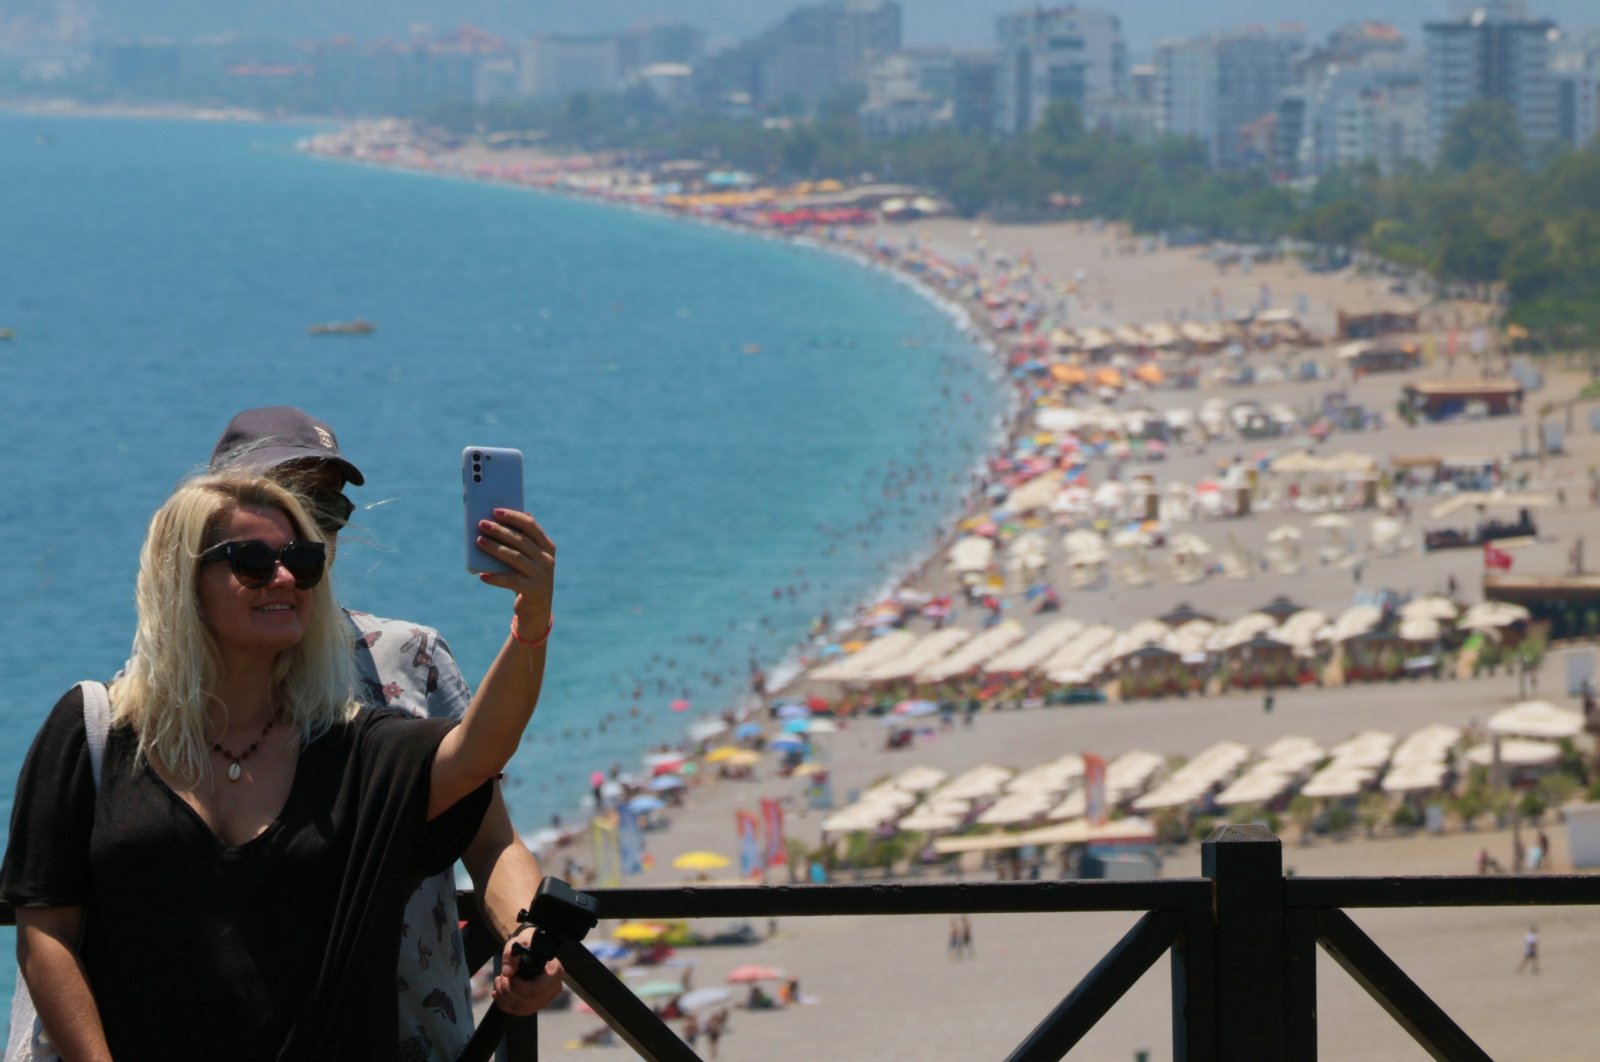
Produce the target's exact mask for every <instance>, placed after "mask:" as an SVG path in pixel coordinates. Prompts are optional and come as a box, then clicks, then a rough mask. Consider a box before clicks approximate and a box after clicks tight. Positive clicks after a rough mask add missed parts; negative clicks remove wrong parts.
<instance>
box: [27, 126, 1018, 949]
mask: <svg viewBox="0 0 1600 1062" xmlns="http://www.w3.org/2000/svg"><path fill="white" fill-rule="evenodd" d="M305 133H306V130H304V129H296V128H291V127H284V126H260V125H247V124H237V125H229V124H199V123H181V122H165V121H117V120H110V119H95V118H72V119H69V118H52V117H39V116H24V115H0V328H10V329H12V330H13V331H14V333H15V338H14V339H12V340H11V341H9V342H0V436H3V438H4V440H5V445H4V446H3V447H0V476H3V483H4V488H3V489H4V491H5V495H6V502H5V504H4V506H3V507H0V530H3V535H0V542H4V544H5V547H6V549H5V563H4V564H3V565H0V599H3V600H4V602H5V609H4V613H3V616H4V618H3V619H0V646H3V652H4V654H5V672H6V675H7V681H6V683H5V685H4V691H3V693H0V697H3V701H0V802H3V804H4V807H5V808H6V809H9V807H10V801H11V796H12V792H11V791H12V786H13V780H14V779H15V777H16V772H17V769H18V767H19V766H20V763H21V760H22V757H23V755H24V754H25V752H26V750H27V747H28V744H29V742H30V741H31V739H32V737H33V735H34V733H35V731H36V730H37V728H38V726H39V723H40V721H41V720H42V719H43V718H44V716H45V714H46V712H47V711H48V710H49V708H50V706H51V705H52V704H53V703H54V701H55V700H56V698H57V697H58V696H59V695H60V694H61V693H62V692H63V691H64V690H65V689H66V688H67V687H69V686H70V685H71V684H72V683H74V682H76V681H78V680H79V679H82V678H88V677H102V678H103V677H107V676H109V675H111V674H112V673H113V672H114V671H115V670H116V669H117V667H118V666H119V665H120V664H121V663H122V661H123V660H124V659H125V657H126V655H127V651H128V645H129V640H130V638H131V635H132V631H133V625H134V609H133V597H132V591H133V582H134V577H135V573H136V570H137V558H138V549H139V544H140V542H141V540H142V538H143V535H144V530H145V524H146V521H147V520H148V519H149V516H150V515H151V513H152V512H154V510H155V509H156V507H157V506H159V505H160V503H161V501H162V500H163V499H164V498H165V497H166V495H167V494H168V493H169V491H170V490H171V489H172V487H173V485H174V484H175V483H176V482H177V481H178V480H179V479H180V478H181V477H183V476H184V475H185V474H186V473H188V472H190V471H192V470H194V469H195V468H196V467H197V466H199V465H200V464H201V463H203V462H204V460H205V459H206V457H207V456H208V454H209V452H210V449H211V446H212V444H213V442H214V441H215V439H216V437H217V435H218V434H219V433H220V432H221V430H222V427H223V425H224V424H225V423H226V422H227V420H228V418H229V416H230V415H231V414H232V413H234V412H235V411H237V410H238V409H241V408H245V407H249V406H259V405H269V404H280V403H283V404H294V405H299V406H302V407H303V408H305V409H307V410H309V411H311V412H313V413H315V414H317V415H318V416H320V417H322V418H324V419H326V420H328V421H329V422H330V423H331V424H332V425H333V426H334V428H335V429H336V431H337V432H338V434H339V439H340V443H341V445H342V447H343V448H344V450H345V452H346V453H347V454H348V455H349V456H350V457H351V458H352V459H353V460H354V461H355V462H357V463H358V464H359V465H360V467H361V468H362V470H363V471H364V472H365V473H366V477H367V484H366V486H364V487H360V488H352V491H351V494H352V497H353V498H355V499H356V500H357V501H358V502H359V503H360V505H361V506H362V508H361V509H360V510H359V511H358V512H357V514H356V516H355V519H354V521H353V524H352V527H351V528H350V529H349V530H348V531H347V532H346V533H345V535H344V536H343V537H342V539H341V545H340V553H339V562H338V567H337V571H336V575H337V587H338V592H339V594H340V596H341V598H342V599H343V600H344V601H345V602H346V603H347V604H350V605H352V606H355V607H359V608H363V609H366V610H368V611H372V612H376V613H379V614H382V615H389V616H396V617H403V618H407V619H412V620H415V621H417V622H421V623H427V624H430V625H432V626H435V627H438V628H440V629H441V630H442V631H443V632H444V633H445V636H446V638H447V640H448V641H449V643H450V645H451V647H452V649H453V650H454V652H455V654H456V656H457V657H458V658H459V661H460V663H461V666H462V669H463V671H464V673H465V674H466V676H467V678H468V680H469V681H475V680H476V679H477V678H478V677H479V676H481V675H482V674H483V672H484V670H485V668H486V667H487V665H488V663H489V661H490V659H491V657H492V655H493V653H494V652H495V650H496V649H497V648H498V646H499V645H500V643H501V641H502V639H503V638H504V636H505V632H506V627H507V622H508V620H509V618H510V615H511V600H510V598H509V596H508V595H507V594H506V593H505V592H503V591H500V590H496V589H493V588H491V587H487V586H483V585H481V584H479V583H478V582H477V581H476V580H475V579H474V578H473V577H471V576H469V575H468V574H467V573H466V572H465V570H464V567H465V562H464V553H463V545H462V529H461V524H462V520H461V515H460V479H459V471H460V466H459V459H460V451H461V448H462V447H463V446H466V445H471V444H478V445H494V446H513V447H517V448H519V449H521V450H522V451H523V452H524V453H525V455H526V460H527V466H526V481H527V500H528V505H529V508H531V509H532V510H533V511H534V513H535V514H536V515H537V516H538V517H539V518H540V520H541V521H542V522H543V523H544V525H545V527H546V528H547V529H548V530H549V532H550V534H551V535H552V537H553V538H554V539H555V541H556V542H557V544H558V546H559V556H560V561H559V570H558V589H557V593H556V601H555V613H556V625H555V631H554V634H553V637H552V639H551V646H550V654H549V661H550V662H549V671H548V675H547V678H546V683H545V691H544V696H543V698H542V699H541V701H540V704H539V708H538V713H537V715H536V717H535V719H534V722H533V724H532V726H531V729H530V731H529V734H528V737H527V739H526V740H525V741H524V743H523V746H522V749H521V751H520V752H519V753H518V755H517V757H516V759H515V760H514V762H513V763H512V765H511V768H510V772H509V784H508V790H507V796H508V801H509V804H510V807H511V810H512V814H513V817H514V819H515V820H516V822H517V824H518V825H519V826H520V827H521V828H522V829H523V830H524V832H531V831H533V830H536V829H538V828H540V827H542V826H544V825H546V824H547V823H548V821H549V820H550V818H551V816H552V815H553V814H564V813H569V812H571V811H572V810H573V809H575V808H576V807H577V804H578V799H579V797H580V796H581V795H582V794H583V793H584V792H585V791H586V789H587V784H586V780H587V777H588V775H589V772H590V771H591V770H594V769H597V768H601V769H604V768H608V767H609V766H610V765H611V764H612V763H621V764H622V765H623V766H624V768H625V769H633V768H634V767H636V766H637V763H638V756H639V755H640V753H642V752H643V751H645V750H646V749H647V748H648V747H650V746H652V745H655V744H658V743H661V742H665V741H676V740H678V739H680V738H681V736H682V732H683V728H684V725H685V724H686V723H687V722H688V721H690V720H691V719H693V718H696V717H698V716H700V715H702V714H715V713H717V712H719V711H721V710H722V709H724V708H726V707H728V706H730V705H732V704H734V703H737V701H738V699H739V697H740V695H742V694H743V693H744V691H745V690H746V689H747V687H748V675H749V670H750V668H751V666H752V664H755V665H757V666H760V667H763V668H765V669H767V670H769V671H770V670H772V669H773V668H774V667H776V666H777V665H778V663H779V662H780V661H781V660H782V659H783V658H784V656H785V655H786V654H787V653H789V652H790V651H791V650H792V649H793V647H794V646H796V645H797V644H799V643H800V642H801V641H802V640H803V639H804V638H805V636H806V633H807V630H808V627H809V626H810V624H811V623H812V621H813V619H814V618H815V617H817V616H818V615H819V614H821V613H822V612H823V611H824V610H829V611H831V613H832V614H833V615H834V616H835V617H838V616H840V615H841V614H844V613H846V612H847V611H848V609H849V607H850V606H851V604H852V603H854V602H857V601H859V600H861V599H863V598H864V597H866V596H868V595H870V594H871V593H873V592H875V591H876V590H877V589H879V588H881V587H883V586H884V585H885V584H886V583H887V582H888V581H889V580H890V579H891V578H892V577H893V576H894V575H895V574H896V572H898V571H899V570H901V569H902V568H903V567H904V566H905V565H907V564H908V563H909V562H911V561H912V560H914V559H916V558H917V557H919V556H920V555H922V554H923V553H924V552H925V551H926V550H927V549H928V548H929V546H930V545H931V536H932V534H933V533H934V531H935V529H936V528H937V527H939V526H940V525H941V524H942V523H947V522H948V520H949V519H950V517H951V516H952V515H953V514H954V511H955V508H956V506H957V504H958V501H959V498H960V495H961V494H962V492H963V491H964V490H965V489H966V487H967V483H968V479H969V476H970V472H971V470H972V468H973V467H974V466H975V465H976V464H977V463H978V462H980V461H981V460H982V456H983V454H984V452H985V451H986V449H987V448H988V446H989V445H990V444H991V442H992V436H993V432H994V430H995V423H996V418H997V416H998V415H999V413H1000V412H1001V388H1000V387H998V386H997V385H996V383H995V380H994V379H993V376H992V373H993V367H992V365H991V364H990V362H989V361H988V360H987V359H986V357H985V356H984V355H983V354H982V352H980V351H979V350H977V349H976V348H975V347H974V346H973V345H972V344H971V343H970V342H969V341H968V340H967V339H966V337H965V336H964V335H963V334H962V330H961V328H960V327H959V325H958V323H957V322H956V321H954V320H952V319H951V317H950V316H948V315H947V314H946V313H944V312H942V311H941V310H940V309H939V308H938V307H936V306H935V305H934V304H932V303H931V302H929V301H928V300H927V299H925V298H923V297H922V296H921V295H919V294H917V293H916V292H915V291H913V290H912V289H910V288H909V287H908V286H906V285H905V284H903V283H901V282H899V281H898V280H896V279H895V278H893V277H891V276H889V275H887V274H885V273H882V272H878V271H874V270H871V269H868V268H865V267H863V266H860V265H858V264H855V263H852V262H850V261H847V260H846V259H844V258H842V257H840V256H838V255H834V254H830V253H827V252H824V251H820V250H814V249H806V248H803V247H797V246H794V245H792V244H789V243H785V242H782V241H777V240H763V239H757V238H752V237H750V236H747V235H741V234H738V233H733V232H729V231H726V230H722V229H718V228H714V227H710V226H705V225H698V224H693V223H689V222H685V221H681V220H676V219H670V218H664V217H655V216H649V215H645V214H641V213H638V212H633V211H628V210H622V209H617V208H613V207H607V206H603V205H599V204H595V203H590V202H584V201H578V200H574V199H570V198H562V197H558V196H551V195H541V194H533V193H528V192H525V191H520V190H516V189H510V188H504V187H497V186H493V185H488V184H481V183H475V182H470V181H460V180H446V179H439V178H435V177H429V176H424V175H416V174H406V173H400V172H395V171H384V170H378V169H372V168H365V167H359V166H353V165H344V164H339V163H334V162H328V161H323V160H318V159H313V158H309V157H306V156H303V155H299V154H296V153H295V152H294V151H293V145H294V143H295V141H296V139H297V138H298V137H300V136H302V135H304V134H305ZM357 316H360V317H365V318H366V319H368V320H371V321H373V322H376V324H377V331H376V332H375V333H374V334H373V335H371V336H367V337H361V338H353V337H337V338H335V337H314V336H311V335H308V334H307V326H308V325H310V324H313V323H317V322H323V321H329V320H341V319H350V318H354V317H357ZM679 699H683V700H687V701H689V703H690V705H691V708H690V709H689V710H688V711H687V712H682V713H674V712H672V711H671V709H670V705H671V703H672V702H673V701H675V700H679ZM570 818H571V817H570V815H568V821H570ZM730 829H731V824H730ZM731 843H732V839H731V838H730V844H731ZM5 967H6V964H3V963H0V968H5ZM0 976H3V977H8V976H9V972H8V973H6V974H4V975H0Z"/></svg>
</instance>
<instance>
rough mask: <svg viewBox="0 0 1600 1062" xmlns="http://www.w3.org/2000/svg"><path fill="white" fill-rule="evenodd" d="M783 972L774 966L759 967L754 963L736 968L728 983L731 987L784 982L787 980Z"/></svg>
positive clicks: (730, 973) (731, 973)
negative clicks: (761, 982) (755, 983)
mask: <svg viewBox="0 0 1600 1062" xmlns="http://www.w3.org/2000/svg"><path fill="white" fill-rule="evenodd" d="M787 976H788V975H787V974H785V973H784V972H783V971H782V970H779V969H776V968H775V967H772V966H757V965H755V964H753V963H751V964H746V965H744V966H735V967H734V968H733V970H732V971H730V972H729V974H728V983H729V984H731V985H737V984H748V983H751V982H754V981H782V980H785V979H786V978H787Z"/></svg>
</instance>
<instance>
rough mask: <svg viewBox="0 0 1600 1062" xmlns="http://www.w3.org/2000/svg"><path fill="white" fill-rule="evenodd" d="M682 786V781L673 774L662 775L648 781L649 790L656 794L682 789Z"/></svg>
mask: <svg viewBox="0 0 1600 1062" xmlns="http://www.w3.org/2000/svg"><path fill="white" fill-rule="evenodd" d="M684 784H685V783H684V781H683V779H682V778H680V777H678V776H677V775H675V774H663V775H659V776H657V777H655V778H652V779H650V788H651V789H653V790H655V791H656V792H658V793H662V792H665V791H667V790H668V789H682V788H683V787H684Z"/></svg>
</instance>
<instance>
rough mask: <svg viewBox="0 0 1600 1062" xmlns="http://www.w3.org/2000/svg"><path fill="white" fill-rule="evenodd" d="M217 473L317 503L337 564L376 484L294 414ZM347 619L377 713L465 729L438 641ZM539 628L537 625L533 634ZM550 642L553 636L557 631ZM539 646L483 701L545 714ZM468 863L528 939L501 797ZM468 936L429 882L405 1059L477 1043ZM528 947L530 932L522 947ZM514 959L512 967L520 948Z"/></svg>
mask: <svg viewBox="0 0 1600 1062" xmlns="http://www.w3.org/2000/svg"><path fill="white" fill-rule="evenodd" d="M210 465H211V468H212V470H213V471H217V470H222V469H245V470H249V471H253V472H258V473H260V474H262V475H266V476H269V477H271V478H273V479H276V480H278V481H280V482H282V483H283V484H284V485H285V486H288V487H290V488H291V489H293V490H295V491H296V492H297V493H299V494H300V495H301V496H302V497H304V498H305V499H306V500H307V502H308V506H307V508H308V511H309V512H310V513H311V515H312V517H313V519H315V520H316V522H317V526H318V528H319V529H320V530H321V531H322V533H323V535H324V536H325V537H326V538H327V541H328V547H329V550H330V556H329V561H330V563H331V562H332V560H333V558H335V557H337V556H338V552H337V549H336V548H335V547H336V545H337V538H338V534H339V532H340V530H342V529H343V528H344V526H345V524H346V523H347V522H348V521H349V519H350V516H351V514H352V513H353V512H354V511H355V505H354V503H352V502H351V501H350V499H349V498H348V497H347V496H346V495H345V494H344V488H345V486H346V485H347V484H353V485H355V486H361V485H363V484H364V483H365V482H366V477H365V476H363V475H362V473H361V470H360V469H359V468H358V467H356V465H355V463H354V462H352V461H351V460H350V459H349V458H347V457H345V456H344V454H343V453H341V452H340V450H339V441H338V438H337V436H335V435H334V432H333V429H332V428H331V427H329V426H328V425H327V424H326V423H324V422H323V421H320V420H318V419H316V418H315V417H312V416H310V415H309V414H307V413H305V412H304V411H302V410H299V409H296V408H294V407H292V406H268V407H264V408H260V409H247V410H245V411H243V412H241V413H239V414H238V415H237V416H235V417H234V418H233V420H231V421H230V422H229V423H228V427H227V429H226V430H224V431H223V433H222V437H221V438H220V439H218V440H217V445H216V447H215V448H214V449H213V451H212V454H211V462H210ZM491 535H492V537H493V541H495V542H496V543H497V544H498V545H499V546H502V547H504V548H506V549H509V550H512V551H515V552H520V553H523V554H525V555H529V556H531V555H532V554H533V552H534V551H536V550H541V549H545V550H546V552H548V553H549V554H551V555H553V554H554V546H553V545H550V543H549V539H548V538H546V537H545V535H544V532H543V531H542V529H540V528H539V526H538V523H537V522H536V521H535V520H534V519H533V517H531V516H529V515H528V514H526V513H507V514H506V515H505V517H504V523H497V524H496V525H495V528H494V530H493V531H492V532H491V533H490V534H486V536H485V537H491ZM514 567H515V565H514V564H513V568H514ZM485 581H487V582H491V583H493V584H494V585H500V586H504V587H506V588H507V589H514V590H517V592H518V597H517V602H518V605H519V606H521V605H523V603H524V599H525V597H528V598H532V597H536V596H539V595H540V594H541V593H542V594H543V596H544V597H545V600H543V601H540V602H534V603H533V605H532V606H531V607H530V612H537V613H539V614H540V615H543V616H548V615H549V609H548V604H549V602H548V592H549V591H548V586H545V587H543V588H537V587H534V586H533V585H531V584H529V585H526V586H524V585H522V584H521V583H519V581H518V576H517V575H516V573H515V571H513V573H512V574H511V575H510V576H491V577H486V578H485ZM345 615H346V617H347V619H348V621H349V623H350V627H351V637H352V639H353V642H354V645H355V651H356V661H357V667H358V669H359V671H360V674H361V678H362V682H363V684H364V685H365V687H366V691H365V692H366V700H367V702H368V703H369V704H371V705H372V706H374V707H385V708H401V709H404V710H406V711H409V712H411V713H413V714H415V715H419V716H430V717H458V716H460V715H461V714H462V712H464V711H465V710H466V708H467V705H468V704H469V703H470V701H471V700H472V698H473V695H472V693H471V692H470V690H469V689H468V687H467V683H466V681H465V680H464V679H463V677H462V675H461V670H460V668H459V667H458V666H457V664H456V661H455V657H454V656H453V655H452V654H451V652H450V647H449V645H447V644H446V643H445V641H444V639H443V637H441V636H440V634H439V632H438V631H436V630H434V629H433V628H431V627H425V626H423V625H421V624H416V623H409V622H405V621H402V620H394V619H383V618H380V617H377V616H373V615H369V614H367V613H364V612H356V611H353V610H351V609H348V608H347V609H345ZM531 620H532V616H531V615H530V626H531ZM541 633H544V634H546V635H548V631H547V630H546V631H544V632H541ZM523 635H532V636H533V637H523ZM535 638H537V635H536V634H535V632H533V631H531V630H524V631H522V632H520V633H519V632H518V630H517V625H516V623H515V622H513V626H512V634H511V635H510V636H509V637H508V638H507V640H506V644H505V645H504V646H503V647H502V649H501V651H500V654H499V656H498V657H497V658H496V660H495V662H494V664H492V665H491V666H490V669H489V672H488V674H487V675H486V676H485V677H484V681H483V682H482V683H481V684H480V686H479V689H478V693H477V697H478V698H480V699H483V700H484V701H485V702H486V703H495V702H503V701H510V702H515V703H522V704H527V703H530V702H537V700H538V697H539V688H540V685H541V683H542V681H543V677H544V639H542V638H541V639H537V641H536V640H535ZM519 643H520V644H519ZM462 863H463V864H464V865H465V867H466V869H467V872H468V874H469V875H470V876H471V877H472V881H473V885H474V886H475V887H476V889H477V892H478V896H479V897H480V900H481V904H480V906H481V907H482V909H483V912H484V915H485V918H486V921H487V922H488V924H489V928H490V929H491V930H492V931H493V932H494V933H495V935H496V936H497V937H498V938H499V939H500V940H502V941H507V940H508V939H509V938H511V937H513V936H517V935H518V934H519V930H520V928H521V927H519V926H518V922H517V914H518V912H519V910H520V909H521V908H523V907H525V906H526V905H527V904H528V902H529V900H530V899H531V898H532V897H533V894H534V892H535V890H536V889H537V888H538V885H539V879H540V870H539V864H538V862H537V861H536V860H535V859H534V857H533V854H532V853H531V852H529V851H528V848H527V846H526V845H524V844H523V843H522V840H521V838H519V837H518V836H517V833H516V831H515V829H513V827H512V825H511V819H510V816H509V814H508V813H507V811H506V806H505V801H504V798H503V797H502V795H501V793H500V792H499V790H498V788H497V789H496V791H495V795H494V800H493V803H492V804H491V806H490V808H489V811H488V812H487V813H486V814H485V816H484V819H483V824H482V826H481V827H480V828H479V831H478V834H477V836H476V837H475V838H474V840H473V842H472V845H471V847H469V848H468V850H467V852H466V853H465V854H464V855H463V856H462ZM458 926H459V920H458V918H457V914H456V902H455V880H454V876H453V874H451V873H450V872H449V871H446V872H444V873H443V874H439V875H436V876H435V877H433V878H430V879H429V880H427V881H425V882H423V884H422V886H421V887H420V888H419V889H418V890H417V892H416V894H415V895H414V896H413V897H412V898H411V901H410V903H409V904H408V906H407V908H406V916H405V924H404V927H403V929H402V935H401V942H400V964H399V968H398V969H397V971H396V983H397V985H398V988H399V993H400V1008H399V1009H400V1024H399V1034H400V1041H401V1054H400V1057H402V1058H406V1059H428V1060H434V1059H438V1060H450V1059H454V1058H456V1057H457V1056H458V1055H459V1054H460V1053H461V1050H462V1048H464V1047H465V1046H466V1043H467V1040H468V1039H469V1038H470V1037H471V1034H472V1004H471V997H470V993H469V990H468V978H469V976H470V974H471V972H472V971H471V970H470V969H469V968H468V963H467V960H466V957H465V952H464V948H463V944H462V937H461V933H460V930H459V928H458ZM526 935H527V931H523V932H522V942H523V943H527V939H526ZM506 954H507V956H508V957H509V944H507V953H506ZM560 988H561V985H560V970H559V966H558V964H556V963H551V964H550V965H549V967H547V968H546V970H545V971H543V972H541V973H540V974H539V975H538V976H537V977H535V978H533V979H532V980H512V979H510V978H507V977H506V976H505V974H504V973H503V974H502V975H501V979H500V980H499V981H497V984H496V1000H497V1003H498V1004H499V1005H500V1006H501V1007H502V1008H503V1009H505V1010H507V1011H509V1012H511V1013H513V1014H518V1015H521V1014H531V1013H533V1012H535V1011H537V1010H539V1009H541V1008H543V1007H544V1006H545V1005H546V1004H548V1003H549V1002H550V1001H551V1000H552V999H554V998H555V996H556V995H557V994H558V993H559V992H560Z"/></svg>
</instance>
